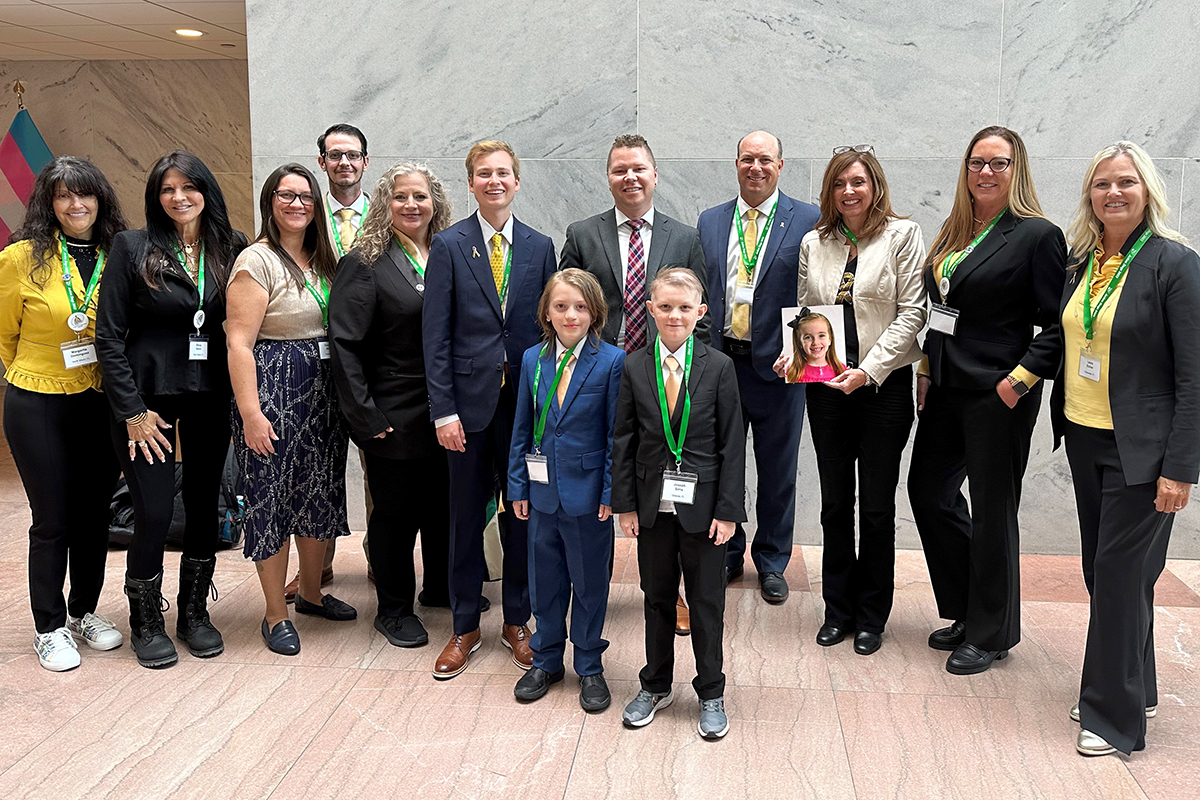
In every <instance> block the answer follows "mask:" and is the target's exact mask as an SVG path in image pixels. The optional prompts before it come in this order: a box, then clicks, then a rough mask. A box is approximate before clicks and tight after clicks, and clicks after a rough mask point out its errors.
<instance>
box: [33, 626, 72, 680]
mask: <svg viewBox="0 0 1200 800" xmlns="http://www.w3.org/2000/svg"><path fill="white" fill-rule="evenodd" d="M33 646H34V649H35V650H37V654H38V661H39V662H40V663H41V665H42V666H43V667H45V668H46V669H48V670H50V671H51V672H66V671H67V670H69V669H75V668H76V667H78V666H79V649H78V648H77V647H76V646H75V640H74V639H72V638H71V632H70V631H69V630H67V629H66V628H58V629H57V630H53V631H50V632H49V633H39V634H38V635H37V636H35V637H33Z"/></svg>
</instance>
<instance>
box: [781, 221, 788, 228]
mask: <svg viewBox="0 0 1200 800" xmlns="http://www.w3.org/2000/svg"><path fill="white" fill-rule="evenodd" d="M784 225H787V223H786V222H784V221H783V220H779V227H781V228H782V227H783V226H784Z"/></svg>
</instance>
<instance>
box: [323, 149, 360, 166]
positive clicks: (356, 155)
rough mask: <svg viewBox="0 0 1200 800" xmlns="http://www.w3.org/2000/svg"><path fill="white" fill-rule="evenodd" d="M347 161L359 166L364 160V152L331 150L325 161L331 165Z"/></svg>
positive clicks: (326, 154)
mask: <svg viewBox="0 0 1200 800" xmlns="http://www.w3.org/2000/svg"><path fill="white" fill-rule="evenodd" d="M343 158H344V159H346V160H347V161H349V162H350V163H351V164H357V163H358V162H360V161H362V160H363V151H361V150H330V151H329V152H328V153H325V160H326V161H328V162H329V163H330V164H336V163H338V162H339V161H341V160H342V159H343Z"/></svg>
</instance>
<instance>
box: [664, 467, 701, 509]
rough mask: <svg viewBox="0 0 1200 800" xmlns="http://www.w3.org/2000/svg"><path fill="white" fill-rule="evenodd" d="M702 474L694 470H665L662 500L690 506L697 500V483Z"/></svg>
mask: <svg viewBox="0 0 1200 800" xmlns="http://www.w3.org/2000/svg"><path fill="white" fill-rule="evenodd" d="M699 482H700V476H699V475H697V474H696V473H694V472H672V471H671V470H663V488H662V498H661V499H662V500H670V501H671V502H672V503H682V504H683V505H685V506H690V505H691V504H692V503H694V502H696V484H697V483H699Z"/></svg>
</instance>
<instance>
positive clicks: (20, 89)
mask: <svg viewBox="0 0 1200 800" xmlns="http://www.w3.org/2000/svg"><path fill="white" fill-rule="evenodd" d="M12 90H13V93H14V94H16V96H17V110H18V111H20V110H21V109H22V108H24V107H25V97H24V95H25V84H23V83H21V81H20V80H19V79H18V80H15V81H13V85H12Z"/></svg>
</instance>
